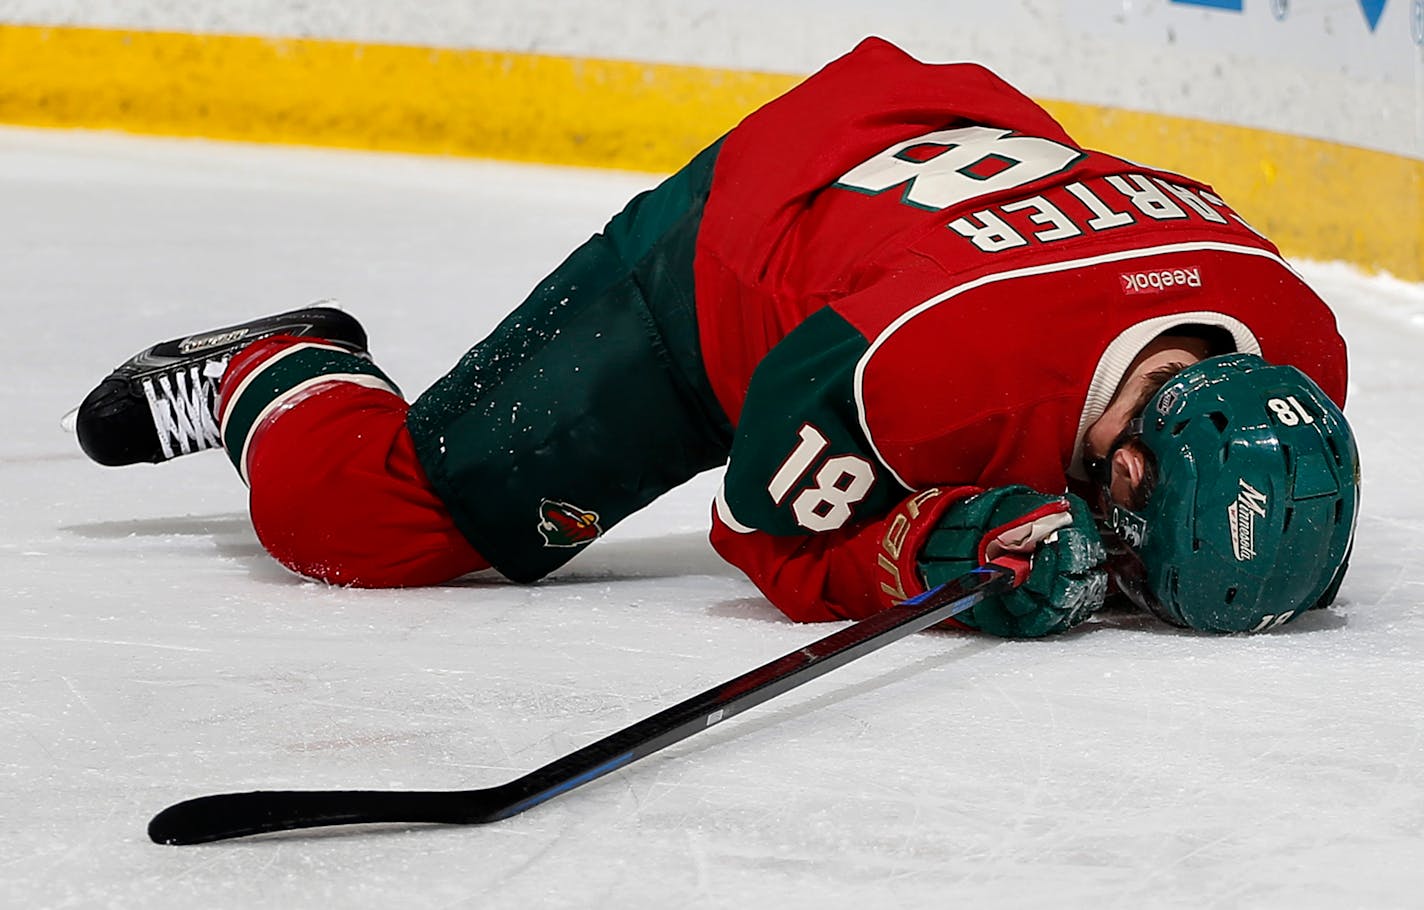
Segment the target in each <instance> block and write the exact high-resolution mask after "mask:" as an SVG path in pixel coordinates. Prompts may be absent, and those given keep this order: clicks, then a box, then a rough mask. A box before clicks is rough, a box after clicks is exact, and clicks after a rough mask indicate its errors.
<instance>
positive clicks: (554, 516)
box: [538, 499, 603, 547]
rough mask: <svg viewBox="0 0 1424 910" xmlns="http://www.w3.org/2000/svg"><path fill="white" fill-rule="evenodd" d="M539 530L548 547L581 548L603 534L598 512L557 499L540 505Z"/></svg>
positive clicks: (546, 500) (544, 501) (548, 500)
mask: <svg viewBox="0 0 1424 910" xmlns="http://www.w3.org/2000/svg"><path fill="white" fill-rule="evenodd" d="M538 528H539V535H540V536H541V537H543V538H544V546H546V547H581V546H583V545H584V544H586V543H588V542H589V541H591V540H593V539H595V538H596V537H598V535H600V534H602V533H603V529H602V528H601V527H599V526H598V513H597V512H590V511H589V510H588V509H580V508H579V507H578V506H576V505H572V504H570V503H567V502H560V501H559V500H557V499H545V500H543V501H541V502H540V503H539V525H538Z"/></svg>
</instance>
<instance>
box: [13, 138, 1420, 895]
mask: <svg viewBox="0 0 1424 910" xmlns="http://www.w3.org/2000/svg"><path fill="white" fill-rule="evenodd" d="M654 179H655V178H653V177H649V176H642V175H637V174H619V173H608V172H583V171H575V170H561V169H554V168H542V167H534V166H523V165H513V164H499V163H491V162H481V161H468V160H443V159H434V158H416V157H403V156H394V155H386V156H382V155H373V154H358V153H346V152H329V151H317V150H300V149H278V148H271V147H247V146H239V145H223V144H216V143H206V142H196V141H181V140H158V139H144V138H134V137H125V136H117V135H107V134H92V133H78V132H75V133H67V132H43V131H27V130H17V129H3V130H0V215H2V216H3V217H0V242H3V251H4V252H3V257H0V302H3V308H4V309H3V317H4V319H3V326H4V331H3V333H0V365H3V366H0V369H3V376H4V381H3V382H0V402H3V413H4V416H5V421H4V432H3V434H0V490H3V499H0V502H3V507H0V567H3V575H2V576H0V577H3V582H0V591H3V595H4V597H3V600H4V619H3V622H0V649H3V650H2V651H0V655H3V657H2V658H0V704H3V710H0V743H3V745H0V781H3V784H0V905H3V906H5V907H14V908H21V907H23V908H41V907H44V908H49V907H55V908H58V907H104V908H121V907H122V908H130V907H131V908H185V910H186V908H194V907H218V908H227V907H318V906H320V907H330V908H336V907H380V908H398V907H422V908H435V907H441V908H444V907H480V908H484V907H495V908H531V907H540V908H544V907H552V908H557V907H570V908H589V907H620V908H621V907H689V908H720V907H738V908H751V907H768V908H786V910H789V908H808V910H809V908H815V910H823V908H827V907H856V908H879V907H887V908H901V907H930V906H964V907H1012V908H1036V907H1045V908H1046V907H1054V908H1060V907H1087V906H1092V907H1098V908H1142V907H1183V908H1238V907H1239V908H1256V907H1292V908H1339V907H1368V908H1405V907H1418V906H1420V901H1421V897H1420V895H1421V894H1424V862H1421V860H1422V859H1424V694H1421V693H1424V610H1421V604H1424V540H1421V537H1424V467H1421V465H1424V461H1421V452H1424V428H1421V422H1420V416H1421V407H1420V403H1419V402H1420V396H1421V394H1424V288H1421V287H1420V286H1417V285H1408V284H1404V283H1401V282H1397V281H1393V280H1391V279H1387V278H1377V277H1369V276H1365V275H1363V274H1361V273H1359V272H1356V271H1354V270H1352V269H1349V268H1347V267H1345V266H1342V265H1338V264H1328V263H1327V264H1317V263H1300V264H1299V266H1300V268H1301V270H1302V271H1303V272H1304V273H1305V274H1306V275H1307V277H1308V278H1310V279H1311V280H1312V281H1313V282H1314V283H1315V285H1316V286H1317V288H1318V289H1319V290H1320V292H1321V293H1322V294H1323V296H1324V297H1325V298H1326V299H1327V300H1328V301H1330V302H1331V303H1332V304H1333V305H1334V306H1335V307H1336V309H1337V313H1338V315H1339V319H1340V322H1341V325H1342V328H1343V332H1344V334H1345V336H1346V338H1347V340H1348V342H1349V344H1350V348H1351V353H1352V367H1351V369H1352V378H1351V384H1350V401H1349V405H1348V409H1347V413H1348V414H1349V415H1350V416H1351V418H1352V419H1353V421H1354V424H1355V426H1356V428H1357V432H1358V436H1359V440H1360V447H1361V450H1362V457H1363V461H1364V475H1365V479H1364V506H1363V510H1362V518H1361V522H1360V526H1359V532H1358V540H1357V546H1356V549H1355V557H1354V564H1353V570H1352V572H1351V574H1350V576H1349V578H1348V579H1347V581H1346V583H1345V586H1344V590H1343V592H1342V596H1341V599H1340V602H1339V603H1338V604H1337V605H1336V606H1335V607H1334V608H1333V609H1331V610H1329V611H1328V612H1320V613H1316V614H1312V615H1309V616H1307V617H1306V618H1304V619H1302V620H1300V621H1299V622H1297V623H1294V624H1293V625H1291V626H1290V627H1288V628H1286V629H1283V630H1280V631H1277V632H1273V633H1270V634H1265V635H1260V636H1255V637H1240V636H1238V637H1225V638H1218V637H1208V636H1202V635H1194V634H1187V633H1183V632H1178V631H1175V630H1171V629H1168V628H1166V627H1164V626H1162V625H1159V624H1157V623H1155V622H1153V621H1148V620H1145V619H1141V618H1137V617H1133V616H1127V615H1111V616H1108V617H1105V618H1101V619H1098V620H1095V621H1093V622H1091V623H1089V624H1088V625H1086V626H1085V627H1083V628H1082V629H1081V630H1079V631H1076V632H1074V633H1072V634H1068V635H1065V636H1061V637H1057V638H1053V639H1049V640H1044V641H1035V642H1004V641H996V640H990V639H986V638H979V637H973V636H968V635H958V634H950V633H941V632H935V633H924V634H919V635H916V636H913V637H911V638H909V639H906V640H904V641H901V642H899V643H897V644H894V645H892V646H890V647H887V648H885V649H884V650H881V651H878V652H876V653H875V654H872V655H870V656H869V657H866V658H864V659H862V660H860V661H858V662H856V663H853V664H850V665H849V666H846V667H844V668H841V669H839V670H836V671H835V672H833V673H831V674H829V675H827V676H825V677H823V678H822V679H820V680H817V681H815V682H813V683H811V684H809V685H807V686H805V687H803V688H801V689H798V690H796V691H794V692H792V693H789V694H787V695H784V696H782V697H780V698H777V699H775V700H773V701H771V702H768V703H767V704H765V705H763V706H761V707H759V708H757V709H755V710H753V711H751V712H748V713H747V714H745V715H742V716H740V717H737V718H735V719H733V720H730V721H728V722H727V723H725V724H724V725H719V726H717V727H716V728H714V729H712V730H710V731H708V732H706V733H702V734H699V735H697V736H694V737H692V738H691V739H688V740H686V741H684V742H682V743H680V744H678V745H675V746H673V747H670V748H668V749H666V750H665V751H663V752H660V753H658V754H656V755H654V756H652V757H649V758H647V759H645V760H643V761H641V762H638V763H636V764H634V765H632V766H630V767H628V768H625V769H623V770H621V771H618V772H616V773H614V774H612V775H610V776H608V777H606V778H603V779H602V780H599V781H596V782H594V783H592V784H590V785H588V786H585V787H582V788H580V789H577V790H574V791H572V792H570V793H568V794H566V795H564V796H561V797H559V798H558V799H555V800H553V801H552V802H549V803H547V804H545V805H543V806H541V807H538V808H535V809H533V810H531V811H529V812H527V813H525V814H523V815H520V816H516V817H514V818H511V819H508V820H506V821H503V822H499V823H496V824H493V825H488V826H483V827H471V828H460V827H410V826H378V827H364V828H352V829H327V830H319V831H313V832H306V833H302V832H291V833H287V834H281V835H267V836H262V837H256V838H249V839H246V840H238V841H231V842H225V843H218V844H212V845H207V846H200V847H165V846H157V845H154V844H153V843H151V842H150V841H149V840H148V838H147V837H146V835H145V825H146V824H147V822H148V820H149V818H150V817H151V816H152V815H153V814H154V813H155V812H157V811H158V810H160V809H162V808H163V807H164V806H166V805H168V804H170V803H173V802H176V801H178V800H181V799H185V798H188V797H192V796H197V795H201V794H205V793H211V792H220V791H230V790H251V789H283V788H288V789H291V788H301V789H309V788H338V789H343V788H345V789H349V788H387V787H389V788H417V789H466V788H475V787H485V786H491V785H494V784H497V783H501V782H503V781H506V780H508V779H510V778H513V777H516V776H518V775H520V774H523V773H524V772H526V771H529V770H532V769H533V768H535V767H538V766H540V765H543V764H545V763H547V762H549V761H551V760H552V759H554V758H557V757H558V756H561V755H563V754H565V753H567V752H570V751H572V750H573V749H576V748H578V747H580V746H582V745H585V744H587V743H589V742H592V741H593V740H595V739H598V738H600V737H602V736H604V735H605V734H607V733H610V732H612V731H614V730H616V729H618V728H620V727H623V726H625V725H627V724H630V723H632V722H634V721H637V720H639V719H641V718H643V717H645V716H647V715H649V714H652V713H654V712H655V711H657V710H660V709H661V708H663V707H666V706H668V705H670V704H673V703H675V702H677V701H680V700H682V699H683V698H686V697H687V696H690V695H692V694H694V693H696V692H698V691H700V690H702V689H704V688H707V687H709V686H711V685H714V684H716V683H718V682H721V681H722V680H724V679H727V678H729V677H731V676H735V675H737V674H739V673H741V672H743V671H745V670H747V669H750V668H751V667H754V666H756V665H758V664H761V663H763V662H765V661H767V660H770V659H772V658H774V657H777V656H779V655H780V654H782V653H784V652H787V651H790V650H793V649H795V648H797V647H799V646H801V645H803V644H806V643H808V642H810V641H812V640H814V639H816V638H819V637H820V636H822V635H824V634H827V633H828V632H829V631H831V630H832V628H834V627H810V626H797V625H795V624H793V623H791V622H789V621H787V620H785V619H784V618H782V617H781V615H780V614H779V613H778V612H777V611H776V610H775V609H774V608H772V607H771V606H770V605H769V604H768V603H767V602H766V601H765V600H763V599H762V598H761V597H760V596H759V595H758V593H757V592H756V590H755V589H754V588H753V587H752V586H751V585H750V584H749V583H748V582H746V581H745V580H743V579H742V578H741V577H740V576H739V574H738V573H737V572H736V571H735V570H734V569H732V568H731V567H729V566H727V565H725V564H723V563H722V562H721V561H720V560H719V559H718V557H717V556H716V555H715V554H714V553H713V552H712V550H711V549H710V547H709V546H708V544H707V542H706V539H705V538H706V527H707V524H708V517H707V515H708V502H709V501H710V498H711V496H712V493H713V492H714V490H715V487H716V483H717V477H716V476H715V475H706V476H703V477H700V478H697V479H696V480H694V481H693V482H692V483H690V484H689V485H688V486H687V487H685V488H683V489H681V490H679V491H677V492H675V493H674V494H673V495H671V496H669V497H668V498H666V499H665V500H664V501H662V502H660V503H658V504H657V505H656V506H655V507H654V508H652V509H651V510H649V511H647V512H646V513H644V514H641V515H638V516H635V517H634V518H633V519H631V520H629V521H628V522H626V523H625V524H624V525H621V526H619V527H618V528H617V529H615V530H614V531H613V532H612V533H611V534H609V535H608V538H607V539H606V540H604V541H601V542H599V543H598V544H597V545H595V546H593V547H592V548H590V549H589V550H588V551H587V552H586V553H584V554H583V555H581V556H580V557H579V558H578V559H576V560H575V561H574V562H573V563H572V564H571V565H570V566H569V567H568V568H567V569H566V570H565V571H563V572H561V573H559V574H558V575H557V576H556V577H554V578H552V579H550V580H547V581H546V582H544V583H541V584H538V585H534V586H531V587H517V586H513V585H509V584H504V583H501V582H499V581H497V580H491V579H484V578H472V579H466V580H462V581H461V582H459V583H456V584H451V585H448V586H445V587H440V588H435V589H429V590H416V591H388V592H373V591H357V590H342V589H333V588H329V587H325V586H322V585H318V584H313V583H310V582H305V581H302V580H300V579H297V578H295V577H292V576H290V575H288V574H286V573H285V572H284V571H283V570H281V569H280V568H278V567H277V566H276V565H275V564H273V563H272V562H270V561H269V560H268V559H267V558H266V557H265V556H264V554H263V553H262V551H261V549H260V548H259V546H258V544H257V541H256V539H255V538H254V536H253V534H252V532H251V530H250V529H249V527H248V525H247V521H246V518H245V512H244V505H245V498H244V497H245V492H244V488H243V487H242V485H241V484H240V483H239V481H238V480H237V478H236V475H235V473H234V472H233V470H232V468H231V466H230V465H229V464H228V463H227V462H226V460H225V459H224V458H223V457H222V456H220V455H216V454H214V453H205V454H203V455H199V456H194V457H191V458H186V459H180V460H179V461H176V462H173V463H171V464H168V465H164V466H158V467H153V466H146V465H145V466H140V467H134V468H128V469H118V470H114V469H104V468H100V467H97V466H95V465H93V464H91V463H90V462H88V461H87V460H86V459H85V458H84V456H83V455H82V454H81V453H80V452H79V449H78V447H77V445H76V443H75V440H74V438H73V437H72V436H71V435H68V434H66V433H65V432H64V431H63V430H62V429H61V428H60V417H61V415H63V414H64V413H65V412H66V411H67V410H69V409H70V408H71V407H73V406H74V405H75V404H77V403H78V402H79V400H80V399H81V398H82V397H83V395H84V394H85V393H86V392H87V391H88V389H89V388H90V387H91V386H92V385H93V384H94V383H95V382H96V381H97V380H98V379H99V378H101V377H102V376H103V375H104V374H105V373H106V372H107V371H108V370H109V369H110V368H112V367H113V366H114V365H116V364H117V363H118V362H120V361H122V360H124V359H125V358H127V357H128V356H129V355H130V354H132V353H133V352H135V351H136V350H138V349H140V348H142V347H145V346H147V345H148V344H150V343H152V342H154V341H157V340H160V339H164V338H169V337H173V336H175V335H179V334H185V333H188V332H191V331H196V330H200V329H205V328H210V327H216V326H220V325H224V324H227V323H230V322H236V321H241V320H244V319H247V318H250V317H252V316H256V315H259V314H262V313H266V312H275V311H279V310H283V309H288V308H292V307H295V306H298V305H301V304H304V303H307V302H309V301H312V300H315V299H318V298H326V297H335V298H338V299H339V300H341V301H342V303H343V305H344V306H345V307H346V308H347V309H348V310H350V311H351V312H353V313H355V314H356V315H357V316H359V317H360V318H361V319H362V321H363V322H364V323H365V324H366V327H367V329H368V330H369V332H370V335H371V339H372V341H371V346H372V351H373V353H374V354H375V356H376V358H377V359H378V360H379V361H380V362H381V363H382V364H383V366H384V367H385V368H386V369H387V371H388V372H389V373H390V374H391V375H392V376H393V377H394V378H395V379H396V380H397V381H398V382H399V383H400V384H401V385H402V387H403V388H404V389H405V391H406V392H407V393H408V394H412V395H413V394H415V393H418V392H419V391H420V390H421V389H423V388H424V387H425V385H427V384H428V383H429V382H430V381H432V380H433V379H434V378H436V377H437V376H438V375H439V374H440V373H442V372H443V371H444V370H445V369H446V368H447V367H448V366H449V365H450V364H452V363H453V362H454V361H455V359H456V358H457V357H458V356H459V355H460V354H461V353H463V351H464V350H465V349H466V348H467V347H468V346H469V345H470V344H471V343H473V342H474V341H475V340H477V339H478V338H479V337H481V336H482V335H483V334H484V333H485V331H486V330H488V329H489V328H490V327H492V326H493V325H494V323H495V322H496V321H497V319H498V318H499V317H500V315H501V314H502V313H503V312H504V311H505V310H507V309H508V308H509V307H511V306H513V305H514V304H515V303H516V302H518V301H519V300H520V299H522V297H523V295H524V293H525V292H526V291H527V289H528V288H529V287H530V286H532V285H533V283H534V282H536V281H537V280H538V279H539V278H540V277H542V276H543V275H544V273H545V272H546V271H548V269H549V268H550V267H552V266H553V265H554V264H555V263H557V262H558V261H559V260H560V259H561V258H562V256H563V255H564V254H565V253H566V252H567V251H568V250H569V249H571V248H572V247H573V246H574V245H575V244H576V243H578V242H580V241H581V240H583V239H584V238H585V237H587V236H588V235H589V234H590V233H592V232H594V231H596V230H598V229H599V228H600V227H601V226H602V224H603V222H604V220H605V219H606V217H607V216H608V215H609V214H610V213H612V212H613V211H615V210H616V209H617V208H619V207H620V206H621V204H622V203H623V202H624V201H625V200H626V198H627V197H629V196H630V195H631V194H632V193H633V192H635V191H637V190H639V189H641V188H643V187H645V186H647V185H649V184H650V183H651V182H652V181H653V180H654ZM1361 229H1362V230H1386V231H1387V230H1389V226H1388V225H1373V226H1362V228H1361Z"/></svg>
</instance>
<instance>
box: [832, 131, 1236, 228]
mask: <svg viewBox="0 0 1424 910" xmlns="http://www.w3.org/2000/svg"><path fill="white" fill-rule="evenodd" d="M1086 157H1087V153H1086V152H1084V151H1083V150H1082V149H1079V148H1075V147H1073V146H1070V145H1064V144H1063V143H1060V142H1055V141H1053V140H1051V139H1044V138H1042V137H1038V136H1024V135H1019V134H1016V133H1014V132H1012V131H1010V130H1005V129H999V128H994V127H987V126H965V127H958V128H955V129H950V130H937V131H934V132H930V133H926V134H924V135H921V136H917V137H915V138H913V139H908V140H905V141H903V142H899V143H896V144H895V145H893V146H891V147H890V148H887V149H885V150H884V151H882V152H880V153H879V154H877V155H875V156H874V157H872V158H870V159H868V160H867V161H864V162H862V163H861V164H859V165H857V166H856V167H854V168H852V169H851V170H850V171H848V172H846V173H845V174H844V175H843V176H842V177H841V178H840V179H839V180H837V181H836V183H835V186H836V187H838V188H839V189H843V190H851V191H853V192H856V193H862V194H864V195H868V196H878V195H880V194H882V193H886V192H890V191H898V193H899V201H900V202H901V203H902V204H904V205H907V206H910V207H912V208H917V209H921V210H928V211H945V210H948V209H957V210H958V209H970V208H971V207H974V205H975V203H976V202H979V201H981V200H984V199H986V198H987V197H988V196H989V195H991V194H992V195H995V196H997V197H998V198H1008V199H1009V200H1010V201H1008V202H1004V203H999V204H990V205H984V206H983V207H981V208H976V209H974V210H972V211H970V213H969V214H966V215H963V216H961V217H959V218H956V219H954V220H953V221H951V222H949V224H948V228H949V229H950V230H952V231H954V232H955V233H956V234H958V235H959V236H961V237H963V238H965V239H966V240H968V241H969V242H970V243H972V244H973V245H974V246H975V247H977V248H978V249H980V250H982V251H983V252H985V253H1001V252H1004V251H1005V250H1012V249H1017V248H1019V247H1024V246H1028V245H1029V244H1031V243H1041V244H1047V243H1055V242H1057V241H1060V240H1068V239H1071V238H1074V237H1081V236H1084V235H1085V234H1093V233H1101V232H1103V231H1110V230H1114V229H1116V228H1121V227H1126V226H1128V225H1134V224H1142V223H1144V222H1147V221H1180V220H1190V219H1197V220H1201V221H1207V222H1211V223H1213V224H1221V225H1225V224H1228V223H1229V222H1235V223H1237V224H1240V225H1243V226H1245V227H1246V228H1248V229H1252V228H1251V227H1250V225H1248V224H1246V222H1244V221H1242V220H1241V218H1240V216H1238V215H1236V214H1235V213H1234V212H1232V211H1231V209H1230V208H1229V207H1228V206H1227V205H1226V203H1225V202H1223V201H1222V200H1221V199H1220V198H1219V197H1217V196H1216V195H1214V194H1212V193H1211V192H1209V191H1207V190H1205V189H1203V188H1200V187H1189V186H1185V185H1182V184H1178V183H1174V182H1172V181H1170V180H1167V179H1164V178H1163V177H1162V176H1161V175H1159V174H1147V173H1131V172H1129V173H1121V174H1112V175H1110V176H1106V177H1094V178H1087V179H1084V180H1081V181H1074V182H1071V183H1066V184H1062V185H1058V186H1050V187H1046V188H1045V189H1044V190H1043V191H1042V192H1041V193H1039V194H1037V195H1033V196H1027V197H1024V196H1022V195H1019V196H1015V195H1014V194H1013V193H1012V192H1011V191H1013V190H1019V189H1021V188H1024V187H1027V186H1029V185H1030V184H1033V183H1036V182H1040V181H1044V180H1046V179H1048V178H1051V177H1053V176H1055V175H1061V174H1065V173H1066V172H1068V171H1070V170H1072V169H1073V168H1074V167H1075V166H1076V165H1078V164H1079V163H1080V162H1081V161H1083V160H1084V159H1085V158H1086ZM1252 230H1254V229H1252Z"/></svg>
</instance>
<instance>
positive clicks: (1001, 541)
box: [916, 486, 1108, 638]
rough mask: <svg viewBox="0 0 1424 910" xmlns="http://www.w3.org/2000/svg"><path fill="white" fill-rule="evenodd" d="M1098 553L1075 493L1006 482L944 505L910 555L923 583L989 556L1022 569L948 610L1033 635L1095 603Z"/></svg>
mask: <svg viewBox="0 0 1424 910" xmlns="http://www.w3.org/2000/svg"><path fill="white" fill-rule="evenodd" d="M1105 559H1106V553H1105V552H1104V549H1103V541H1102V537H1101V536H1100V535H1099V534H1098V529H1097V526H1096V525H1095V524H1094V522H1093V517H1092V515H1091V514H1090V513H1089V511H1088V504H1087V503H1085V502H1084V501H1083V500H1082V499H1080V498H1078V497H1077V496H1073V495H1072V494H1066V495H1063V496H1046V495H1044V494H1042V493H1037V492H1034V491H1033V490H1031V489H1029V488H1028V487H1025V486H1009V487H997V488H995V489H992V490H986V491H984V492H982V493H978V494H976V495H974V496H970V497H969V498H968V499H964V500H961V501H960V502H957V503H955V504H954V505H952V506H950V507H949V508H948V509H946V510H945V512H944V514H943V515H941V516H940V518H939V521H938V523H937V524H936V525H935V528H934V530H932V531H930V533H929V534H928V535H927V536H926V538H925V541H924V543H923V544H922V545H921V547H920V552H919V555H918V558H917V560H916V563H917V565H918V567H919V570H920V575H921V576H922V577H923V578H924V581H925V584H926V585H927V586H929V587H934V586H935V585H938V584H940V583H942V582H945V581H948V580H949V579H951V578H955V577H957V576H959V575H961V574H963V573H964V572H967V571H969V570H970V569H972V568H974V567H975V566H979V565H983V564H985V563H989V562H996V563H999V564H1002V565H1007V566H1009V567H1010V568H1014V569H1015V570H1016V571H1017V572H1019V574H1020V577H1022V576H1023V573H1024V570H1025V569H1026V571H1027V578H1026V579H1025V580H1024V581H1023V583H1022V584H1020V585H1019V586H1018V587H1017V588H1014V589H1013V590H1012V591H1010V592H1009V593H1007V594H1004V595H1001V596H998V597H989V598H985V599H984V600H982V601H980V602H979V603H978V604H975V605H974V606H973V607H972V608H970V609H969V610H967V611H965V612H963V613H960V614H959V615H958V616H957V617H955V618H956V619H957V620H958V621H959V622H961V623H963V624H964V625H966V626H969V627H970V628H973V629H979V630H981V631H983V632H988V633H990V634H992V635H1000V636H1003V637H1005V638H1037V637H1039V636H1041V635H1048V634H1049V633H1052V632H1061V631H1063V630H1064V629H1070V628H1072V627H1073V626H1076V625H1077V624H1078V623H1080V622H1082V621H1083V620H1085V619H1087V618H1088V617H1089V616H1091V615H1092V614H1093V613H1094V611H1096V610H1097V609H1098V608H1099V607H1101V606H1102V605H1103V599H1104V597H1105V596H1106V595H1107V585H1108V582H1107V572H1106V569H1105V567H1104V561H1105ZM1025 560H1027V562H1028V564H1027V566H1025V565H1024V562H1025Z"/></svg>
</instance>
